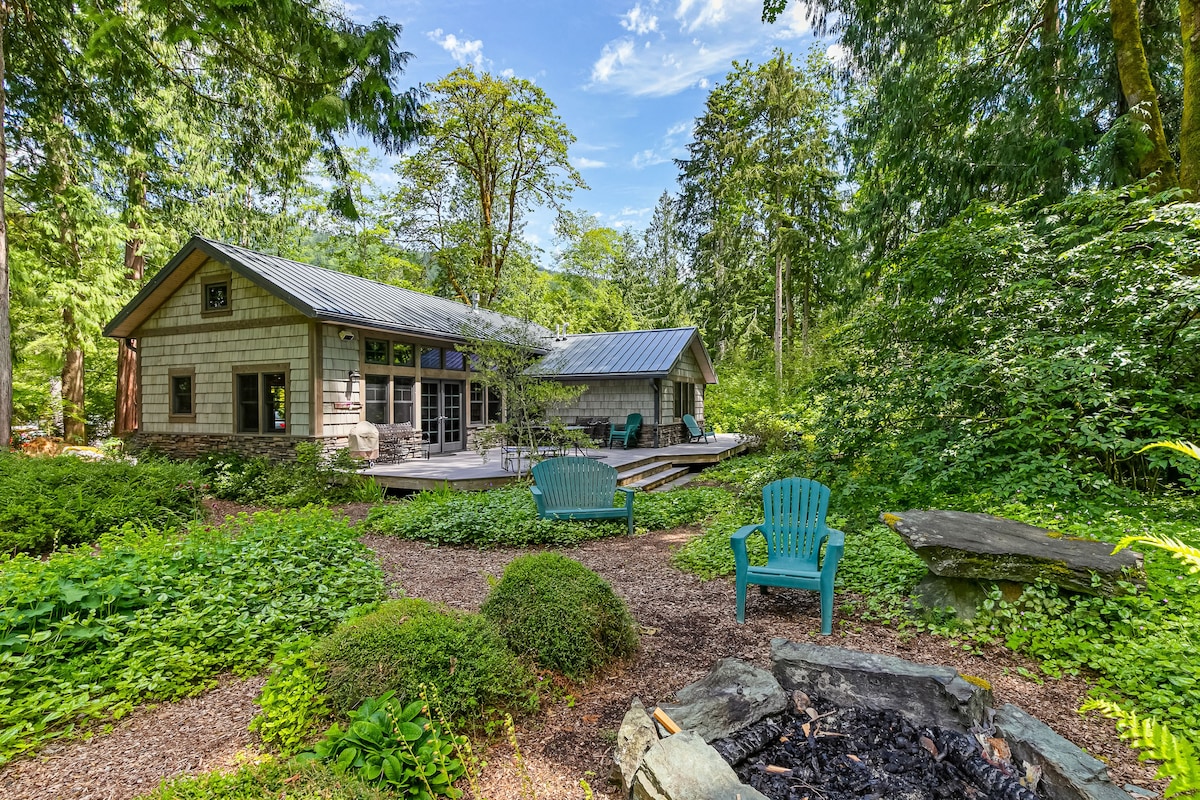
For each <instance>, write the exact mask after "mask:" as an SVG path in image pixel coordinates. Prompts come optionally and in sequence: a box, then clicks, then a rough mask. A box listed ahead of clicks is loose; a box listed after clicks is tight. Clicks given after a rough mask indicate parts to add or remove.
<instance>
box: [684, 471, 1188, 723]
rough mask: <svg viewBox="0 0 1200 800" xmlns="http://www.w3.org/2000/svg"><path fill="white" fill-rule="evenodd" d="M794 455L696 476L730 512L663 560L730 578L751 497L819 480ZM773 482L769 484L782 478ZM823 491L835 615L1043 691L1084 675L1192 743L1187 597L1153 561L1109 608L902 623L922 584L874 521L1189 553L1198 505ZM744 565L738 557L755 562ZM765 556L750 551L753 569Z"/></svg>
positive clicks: (1053, 607) (910, 559) (1058, 606)
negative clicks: (992, 526)
mask: <svg viewBox="0 0 1200 800" xmlns="http://www.w3.org/2000/svg"><path fill="white" fill-rule="evenodd" d="M805 461H806V457H805V455H804V454H802V453H797V452H792V453H787V454H774V455H755V456H749V457H744V458H739V459H734V460H733V461H731V462H728V463H726V464H721V465H718V466H716V467H713V468H711V469H709V470H707V471H706V472H705V473H704V475H703V478H704V479H705V480H710V481H726V480H732V481H741V482H742V483H743V485H745V487H746V490H745V491H744V492H743V493H742V494H741V495H740V497H739V504H738V505H737V506H736V507H734V508H732V509H730V510H729V511H727V512H725V513H723V514H721V515H719V516H717V517H715V518H713V519H712V520H711V521H710V522H709V523H708V524H707V525H706V526H705V531H704V533H703V534H702V535H701V536H700V537H697V538H695V539H693V540H692V541H690V542H689V543H688V544H687V545H685V546H684V547H683V548H681V549H680V550H679V551H678V552H677V553H676V554H675V556H674V559H675V563H676V565H677V566H679V567H680V568H682V569H685V570H687V571H690V572H693V573H695V574H697V575H700V576H701V577H705V578H709V577H716V576H720V575H729V574H732V573H733V558H732V555H731V552H730V548H729V535H730V533H732V532H733V531H734V530H736V529H737V527H738V526H739V525H741V524H746V523H748V522H754V521H758V520H761V518H762V517H761V514H762V512H761V508H760V505H761V502H760V500H759V493H758V487H759V486H761V484H763V483H766V482H768V481H770V480H774V479H775V478H777V477H783V476H784V475H786V474H799V475H808V474H814V473H815V474H820V473H821V472H822V471H824V472H826V473H828V474H832V473H831V472H830V468H829V467H828V466H827V465H826V466H821V465H817V464H813V463H807V464H806V463H805ZM781 473H782V474H781ZM841 477H842V478H843V480H841V481H838V480H837V478H836V476H835V477H834V478H832V479H831V478H829V477H828V475H827V476H826V477H825V480H830V481H831V483H830V486H831V489H832V499H831V501H830V511H829V524H830V525H831V526H833V527H837V528H840V529H842V530H844V531H845V532H846V550H845V554H844V556H843V558H842V561H841V563H840V564H839V569H838V592H839V595H838V602H839V603H850V602H852V601H851V598H852V597H853V598H855V599H854V600H853V602H854V603H855V604H856V605H857V609H856V612H857V613H859V614H860V615H861V616H862V617H863V618H865V619H874V620H879V621H885V622H886V621H891V622H892V623H894V624H896V625H899V626H907V625H912V626H915V627H922V628H927V629H931V630H933V631H935V632H938V633H941V634H943V635H950V636H955V637H959V638H961V639H962V640H963V642H964V646H967V647H972V646H976V645H978V644H981V643H984V642H1000V643H1002V644H1004V645H1006V646H1007V647H1009V648H1011V649H1013V650H1015V651H1017V652H1021V653H1025V654H1027V655H1030V656H1033V657H1034V658H1036V659H1037V660H1038V661H1039V663H1040V664H1041V666H1042V670H1043V672H1044V673H1045V674H1046V675H1047V676H1050V677H1054V676H1057V675H1061V674H1064V673H1071V674H1084V675H1086V676H1088V678H1089V680H1090V682H1091V683H1092V684H1093V686H1094V687H1095V693H1096V694H1097V696H1099V697H1104V698H1109V699H1112V700H1114V701H1116V702H1118V703H1119V704H1121V706H1122V707H1124V708H1126V709H1129V710H1131V711H1134V712H1136V713H1139V714H1142V715H1151V716H1154V717H1157V718H1159V719H1160V720H1163V721H1164V722H1166V723H1167V724H1168V725H1169V726H1170V727H1171V728H1172V729H1173V730H1176V731H1179V732H1181V733H1183V734H1184V735H1187V736H1192V737H1195V736H1197V735H1200V678H1197V676H1200V595H1198V594H1197V593H1196V592H1195V589H1194V587H1192V586H1191V585H1189V583H1188V582H1187V581H1186V580H1185V578H1184V576H1182V575H1181V574H1180V571H1179V568H1178V562H1176V561H1174V560H1173V559H1172V558H1171V556H1170V555H1169V554H1167V553H1164V552H1148V553H1146V573H1147V579H1148V582H1147V586H1146V588H1145V589H1144V590H1140V591H1134V592H1131V593H1130V594H1127V595H1125V596H1122V597H1115V598H1098V597H1088V596H1085V595H1073V594H1066V593H1060V592H1058V591H1057V590H1056V589H1055V588H1054V587H1050V586H1032V587H1030V588H1029V589H1028V590H1027V591H1026V592H1025V594H1024V596H1023V597H1022V598H1021V599H1019V600H1018V601H1015V602H1006V601H1003V600H1001V599H1000V597H999V595H998V594H996V595H995V596H994V597H992V598H991V599H990V600H989V601H987V603H986V604H985V607H984V608H983V609H982V612H981V614H980V616H979V617H977V618H976V620H975V621H974V622H973V623H970V624H967V623H956V622H955V621H954V620H953V619H951V620H949V621H948V622H947V621H946V620H938V619H920V618H914V617H913V616H912V615H911V613H910V611H909V610H908V594H909V592H910V591H911V590H912V589H913V587H915V585H916V584H917V583H918V582H919V581H920V579H921V578H922V577H923V575H924V573H925V568H924V565H923V564H922V563H921V561H920V559H918V558H917V557H916V556H915V555H914V554H913V553H912V551H911V550H909V548H908V547H907V546H906V545H905V544H904V542H903V540H902V539H901V538H900V537H899V536H898V535H897V534H895V533H894V532H893V531H891V530H890V529H889V528H887V526H885V525H883V524H881V523H879V522H878V521H877V519H876V517H877V516H878V514H879V513H880V512H882V511H904V510H906V509H909V508H921V507H935V508H948V509H955V510H961V511H982V512H988V513H993V514H997V515H999V516H1002V517H1007V518H1010V519H1015V520H1019V521H1022V522H1027V523H1030V524H1032V525H1037V526H1040V527H1045V528H1048V529H1053V530H1057V531H1060V532H1062V533H1063V534H1064V535H1068V536H1081V537H1085V538H1093V539H1099V540H1101V541H1106V542H1111V543H1112V544H1113V545H1114V546H1115V545H1116V544H1117V543H1118V542H1120V541H1121V540H1122V539H1123V538H1124V537H1126V536H1129V535H1135V534H1136V535H1145V536H1157V537H1166V538H1170V539H1173V540H1178V541H1180V542H1182V543H1184V544H1185V545H1188V546H1191V547H1197V546H1200V529H1198V528H1197V526H1196V524H1195V522H1194V520H1196V519H1200V498H1197V497H1196V496H1195V495H1191V494H1184V495H1167V496H1163V497H1150V496H1146V495H1140V494H1138V493H1135V492H1120V493H1106V494H1104V495H1102V496H1101V497H1100V498H1092V499H1086V498H1083V497H1079V496H1076V497H1074V498H1071V499H1067V500H1058V501H1050V500H1047V501H1044V502H1034V501H1031V500H1021V499H1014V498H1012V497H1005V496H997V495H995V494H991V493H988V492H975V493H970V494H968V493H959V494H949V493H945V492H943V493H940V494H933V493H929V492H926V491H924V490H918V491H915V492H912V493H909V492H908V490H907V489H906V488H905V487H904V486H891V487H880V486H877V485H873V484H869V485H858V484H855V483H854V481H853V479H852V477H851V476H849V475H848V474H845V473H843V474H842V475H841ZM754 554H755V551H754V550H753V549H752V550H751V557H752V559H753V558H754ZM763 555H765V552H764V551H763V550H762V548H761V546H760V547H759V557H760V558H761V557H762V556H763Z"/></svg>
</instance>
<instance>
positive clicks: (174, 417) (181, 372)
mask: <svg viewBox="0 0 1200 800" xmlns="http://www.w3.org/2000/svg"><path fill="white" fill-rule="evenodd" d="M176 378H188V379H190V380H191V387H192V402H191V405H192V413H190V414H176V413H175V379H176ZM195 421H196V370H195V368H193V367H172V368H170V369H168V370H167V422H195Z"/></svg>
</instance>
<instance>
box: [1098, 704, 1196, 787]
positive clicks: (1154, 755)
mask: <svg viewBox="0 0 1200 800" xmlns="http://www.w3.org/2000/svg"><path fill="white" fill-rule="evenodd" d="M1080 711H1085V712H1086V711H1099V712H1100V713H1101V714H1103V715H1104V716H1106V717H1108V718H1109V719H1114V720H1116V721H1117V730H1118V731H1119V732H1120V734H1121V738H1122V739H1123V740H1125V741H1127V742H1129V744H1130V745H1131V746H1132V747H1135V748H1137V749H1138V750H1139V751H1141V752H1140V753H1139V756H1138V757H1139V758H1140V759H1141V760H1143V761H1145V760H1146V759H1153V760H1155V761H1158V762H1159V766H1158V771H1157V772H1156V773H1155V775H1154V777H1155V778H1158V779H1160V780H1168V781H1170V782H1169V783H1168V784H1167V788H1166V791H1164V792H1163V796H1164V797H1197V796H1200V754H1197V752H1196V748H1195V747H1193V746H1192V744H1191V743H1190V742H1188V741H1186V740H1185V739H1181V738H1179V737H1177V736H1175V735H1174V734H1173V733H1171V731H1170V730H1168V729H1167V727H1166V726H1165V725H1163V724H1162V723H1160V722H1158V721H1157V720H1153V719H1143V718H1141V717H1139V716H1138V715H1137V713H1135V712H1133V711H1128V710H1126V709H1124V708H1121V707H1120V706H1119V705H1117V704H1116V703H1113V702H1109V701H1105V700H1095V699H1093V700H1089V701H1088V702H1086V703H1084V704H1083V707H1082V708H1081V709H1080Z"/></svg>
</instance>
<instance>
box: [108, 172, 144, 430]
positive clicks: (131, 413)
mask: <svg viewBox="0 0 1200 800" xmlns="http://www.w3.org/2000/svg"><path fill="white" fill-rule="evenodd" d="M145 177H146V176H145V174H144V173H142V172H140V171H137V170H135V171H133V172H131V173H130V175H129V191H128V198H129V209H128V213H127V217H128V226H129V239H128V240H127V241H126V242H125V277H126V278H127V279H128V280H131V281H133V282H134V283H141V280H142V278H143V277H144V276H145V274H146V257H145V255H143V254H142V246H143V244H144V242H143V241H142V239H141V236H140V232H141V228H142V215H141V212H142V210H143V209H144V208H145V205H146V181H145ZM138 389H139V386H138V352H137V340H136V339H129V340H128V341H121V342H119V343H118V344H117V398H116V399H117V409H116V417H115V418H114V420H113V435H114V436H123V435H125V434H128V433H132V432H133V431H135V430H137V427H138Z"/></svg>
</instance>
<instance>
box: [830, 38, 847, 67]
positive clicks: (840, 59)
mask: <svg viewBox="0 0 1200 800" xmlns="http://www.w3.org/2000/svg"><path fill="white" fill-rule="evenodd" d="M825 57H826V58H828V59H829V60H830V61H831V62H832V63H833V65H834V66H836V67H844V66H846V62H847V61H848V60H849V59H850V51H849V50H847V49H846V48H845V47H843V46H842V45H840V44H837V43H836V42H835V43H834V44H831V45H829V47H828V48H826V50H825Z"/></svg>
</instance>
